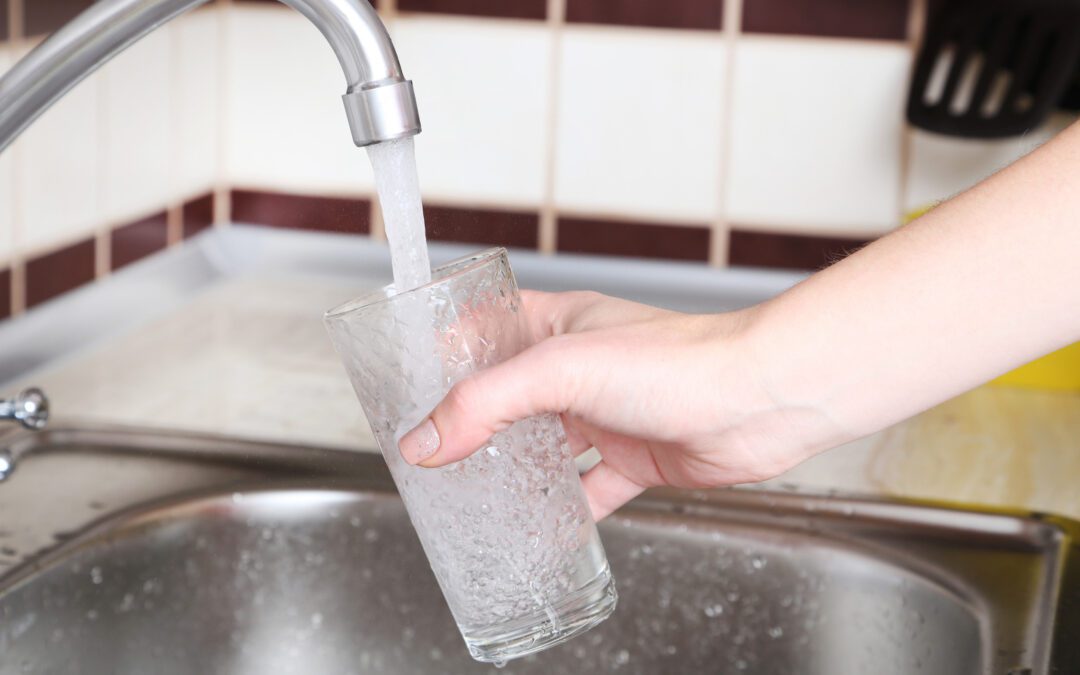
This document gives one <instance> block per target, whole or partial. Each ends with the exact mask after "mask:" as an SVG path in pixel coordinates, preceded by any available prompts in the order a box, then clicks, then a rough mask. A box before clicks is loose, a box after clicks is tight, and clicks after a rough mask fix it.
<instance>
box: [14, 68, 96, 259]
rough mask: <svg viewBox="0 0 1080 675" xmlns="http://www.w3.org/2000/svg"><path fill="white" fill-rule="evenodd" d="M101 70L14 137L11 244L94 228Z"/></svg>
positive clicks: (28, 244)
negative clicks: (15, 197)
mask: <svg viewBox="0 0 1080 675" xmlns="http://www.w3.org/2000/svg"><path fill="white" fill-rule="evenodd" d="M100 78H101V75H100V73H97V74H93V75H91V76H90V77H88V78H87V79H85V80H83V81H82V82H81V83H79V84H78V85H76V86H75V88H74V89H72V90H71V91H69V92H68V93H67V94H65V95H64V96H63V97H62V98H61V99H60V100H59V101H57V102H56V103H55V104H53V106H52V107H51V108H49V110H47V111H45V113H44V114H43V115H42V116H41V117H39V118H38V119H37V120H36V121H35V122H34V123H33V124H31V125H30V126H29V127H28V128H27V129H26V131H24V132H23V133H22V135H21V136H20V137H19V138H18V139H17V140H16V141H15V143H14V145H15V146H18V152H17V154H18V157H19V171H18V175H17V176H16V185H17V189H18V190H19V223H20V224H19V227H18V229H17V231H16V232H15V245H16V246H17V247H18V248H19V249H20V250H21V251H22V252H28V251H36V250H39V249H41V248H45V247H50V246H54V245H57V244H60V243H65V242H70V241H74V240H76V239H78V238H80V237H82V236H85V235H88V234H90V233H91V232H93V231H94V229H95V228H96V226H97V225H98V223H99V222H100V219H101V206H100V199H99V185H100V184H99V180H100V176H99V174H100V168H101V167H100V163H99V161H98V160H99V155H98V152H99V146H100V143H99V129H98V119H99V115H98V105H99V98H100V97H99V90H100V87H101V82H100Z"/></svg>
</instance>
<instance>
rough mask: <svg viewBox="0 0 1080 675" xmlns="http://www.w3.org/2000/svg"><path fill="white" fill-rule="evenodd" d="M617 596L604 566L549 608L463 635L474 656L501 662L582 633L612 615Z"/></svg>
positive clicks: (609, 572)
mask: <svg viewBox="0 0 1080 675" xmlns="http://www.w3.org/2000/svg"><path fill="white" fill-rule="evenodd" d="M618 599H619V596H618V594H617V593H616V592H615V580H614V579H613V578H612V577H611V570H610V569H609V568H608V567H607V566H605V567H604V570H603V571H602V572H601V573H600V574H598V575H597V576H596V577H595V578H594V579H593V580H592V581H591V582H589V584H588V585H586V586H585V587H583V588H582V589H581V590H579V591H578V592H577V593H575V594H574V595H571V596H568V597H566V598H563V600H562V601H561V602H560V603H558V604H557V605H555V606H554V607H551V608H550V609H549V610H547V611H538V612H537V613H536V614H533V615H530V616H527V617H523V618H521V619H517V620H515V621H513V622H511V623H508V624H502V625H499V626H497V627H495V628H490V629H487V630H484V631H469V633H468V634H464V633H463V634H462V636H463V637H464V638H465V644H466V646H467V647H468V648H469V654H471V655H472V657H473V658H474V659H476V660H477V661H484V662H486V663H502V662H505V661H509V660H510V659H516V658H519V657H522V656H526V655H528V654H533V653H535V652H539V651H542V650H544V649H547V648H549V647H554V646H555V645H557V644H561V643H563V642H566V641H567V640H569V639H570V638H573V637H576V636H578V635H581V634H582V633H584V632H585V631H587V630H589V629H590V628H592V627H593V626H595V625H597V624H598V623H600V622H601V621H603V620H604V619H606V618H608V617H609V616H611V613H612V612H614V611H615V604H616V603H617V602H618Z"/></svg>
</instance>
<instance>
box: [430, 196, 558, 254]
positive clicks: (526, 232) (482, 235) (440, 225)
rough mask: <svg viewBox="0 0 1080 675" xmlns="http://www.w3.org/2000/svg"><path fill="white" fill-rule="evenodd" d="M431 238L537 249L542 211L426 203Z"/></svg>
mask: <svg viewBox="0 0 1080 675" xmlns="http://www.w3.org/2000/svg"><path fill="white" fill-rule="evenodd" d="M424 221H425V225H426V227H427V236H428V239H432V240H437V241H454V242H460V243H464V244H492V245H498V246H516V247H519V248H536V246H537V244H538V243H539V240H540V214H539V213H536V212H523V211H496V210H491V209H466V208H458V207H452V206H427V205H425V206H424Z"/></svg>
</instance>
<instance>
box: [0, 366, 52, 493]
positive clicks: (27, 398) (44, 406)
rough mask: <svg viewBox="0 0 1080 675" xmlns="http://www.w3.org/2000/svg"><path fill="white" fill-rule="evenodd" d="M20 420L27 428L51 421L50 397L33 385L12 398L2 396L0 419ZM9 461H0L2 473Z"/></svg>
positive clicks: (35, 427) (33, 427) (43, 425)
mask: <svg viewBox="0 0 1080 675" xmlns="http://www.w3.org/2000/svg"><path fill="white" fill-rule="evenodd" d="M4 420H8V421H11V422H18V423H19V424H21V425H23V426H24V427H26V428H27V429H42V428H44V427H45V423H46V422H48V421H49V399H47V398H45V392H43V391H41V390H40V389H37V388H34V387H31V388H30V389H25V390H23V391H22V392H20V393H19V395H18V396H16V397H15V398H11V399H6V400H5V399H2V398H0V421H4ZM6 464H7V462H4V461H0V473H5V470H4V466H6Z"/></svg>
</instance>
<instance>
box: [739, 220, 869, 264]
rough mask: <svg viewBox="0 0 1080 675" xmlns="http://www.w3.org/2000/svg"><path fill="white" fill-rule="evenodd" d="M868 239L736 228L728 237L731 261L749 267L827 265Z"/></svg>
mask: <svg viewBox="0 0 1080 675" xmlns="http://www.w3.org/2000/svg"><path fill="white" fill-rule="evenodd" d="M868 243H869V241H867V240H865V239H847V238H842V237H819V236H815V235H805V234H785V233H778V232H756V231H748V230H739V229H737V228H733V229H732V230H731V236H730V239H729V241H728V263H729V264H731V265H744V266H748V267H774V268H780V269H791V270H817V269H821V268H822V267H828V266H829V265H831V264H832V263H834V262H836V261H837V260H840V259H841V258H843V257H845V256H847V255H849V254H851V253H854V252H855V251H856V250H858V249H859V248H862V247H863V246H865V245H866V244H868Z"/></svg>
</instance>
